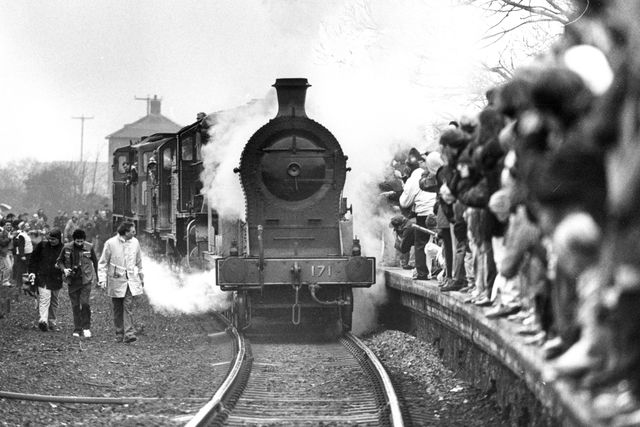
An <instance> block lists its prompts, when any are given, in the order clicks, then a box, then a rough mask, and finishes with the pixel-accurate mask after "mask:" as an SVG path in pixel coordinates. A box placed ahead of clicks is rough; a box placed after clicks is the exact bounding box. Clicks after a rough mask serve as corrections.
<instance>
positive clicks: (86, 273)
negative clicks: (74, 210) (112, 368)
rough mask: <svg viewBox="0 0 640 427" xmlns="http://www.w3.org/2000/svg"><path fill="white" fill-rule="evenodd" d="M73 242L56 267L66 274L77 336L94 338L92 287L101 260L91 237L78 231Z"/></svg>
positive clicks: (65, 247)
mask: <svg viewBox="0 0 640 427" xmlns="http://www.w3.org/2000/svg"><path fill="white" fill-rule="evenodd" d="M71 237H72V241H71V242H69V243H66V244H65V245H64V247H63V248H62V251H61V252H60V255H59V256H58V259H57V261H56V266H57V267H58V268H59V269H60V270H62V272H63V273H64V279H63V281H64V282H65V283H66V284H67V286H68V288H69V299H70V300H71V308H72V309H73V336H74V337H80V336H83V337H85V338H91V307H90V306H89V297H90V296H91V286H92V285H93V284H94V283H96V281H97V277H98V258H97V257H96V253H95V252H94V250H93V246H92V245H91V243H87V242H85V240H86V238H87V234H86V233H85V232H84V230H82V229H80V228H78V229H76V230H74V231H73V234H72V236H71Z"/></svg>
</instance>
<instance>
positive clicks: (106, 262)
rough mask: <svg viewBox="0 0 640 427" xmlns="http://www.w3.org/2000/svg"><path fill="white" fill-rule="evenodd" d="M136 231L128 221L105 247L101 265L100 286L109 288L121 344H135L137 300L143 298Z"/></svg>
mask: <svg viewBox="0 0 640 427" xmlns="http://www.w3.org/2000/svg"><path fill="white" fill-rule="evenodd" d="M135 235H136V227H135V225H134V224H133V223H132V222H129V221H125V222H123V223H121V224H120V225H119V226H118V234H117V235H116V236H114V237H112V238H110V239H109V240H107V241H106V242H105V244H104V248H103V250H102V256H101V257H100V261H99V262H98V285H99V286H100V287H101V288H103V289H104V288H105V287H106V288H107V295H109V296H110V297H111V302H112V303H113V323H114V324H115V328H116V337H117V339H118V341H124V342H125V343H130V342H133V341H135V340H136V339H137V338H136V335H135V328H134V325H133V313H132V304H133V297H134V296H136V295H141V294H142V289H143V287H144V275H143V273H142V251H141V250H140V243H138V239H136V238H135Z"/></svg>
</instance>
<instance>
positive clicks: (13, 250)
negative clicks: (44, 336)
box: [0, 208, 112, 286]
mask: <svg viewBox="0 0 640 427" xmlns="http://www.w3.org/2000/svg"><path fill="white" fill-rule="evenodd" d="M53 228H56V229H58V230H60V231H61V232H62V239H61V240H62V243H63V244H64V243H68V242H71V241H72V240H73V237H72V236H73V232H74V231H75V230H77V229H82V230H84V232H85V233H86V240H87V242H89V243H91V244H92V245H93V247H94V248H95V250H96V252H97V253H100V251H101V248H102V245H103V244H104V242H105V241H106V240H107V239H108V238H109V237H111V236H112V232H111V211H110V210H109V209H107V208H103V209H100V210H98V209H96V210H95V211H94V213H93V214H91V213H90V212H88V211H86V212H84V213H83V212H82V211H72V212H71V213H68V212H66V211H58V214H57V215H56V216H55V217H54V218H53V219H50V218H49V217H48V216H47V215H46V214H45V213H44V211H43V210H42V209H38V211H37V212H36V213H34V214H29V213H22V214H19V215H16V214H14V213H11V212H7V213H4V214H0V284H1V285H2V286H22V278H23V277H24V275H26V274H27V273H28V264H29V258H30V257H31V254H32V253H33V250H34V249H35V248H36V246H37V245H38V243H40V242H41V241H42V240H43V239H45V240H46V238H47V236H48V233H49V231H50V230H51V229H53Z"/></svg>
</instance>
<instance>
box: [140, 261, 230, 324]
mask: <svg viewBox="0 0 640 427" xmlns="http://www.w3.org/2000/svg"><path fill="white" fill-rule="evenodd" d="M143 265H144V274H145V281H144V282H145V287H144V292H145V294H146V295H147V297H148V298H149V302H150V303H151V305H152V306H153V308H154V309H155V310H156V311H159V312H161V313H168V314H176V313H183V314H201V313H206V312H209V311H217V312H222V311H225V310H227V309H228V308H229V307H231V293H230V292H223V291H221V290H220V288H219V287H217V286H216V282H215V278H216V276H215V271H214V270H211V271H203V272H198V273H190V274H183V273H178V272H176V271H174V270H172V269H171V268H169V267H168V266H167V265H166V264H160V263H158V262H156V261H154V260H152V259H150V258H148V257H143Z"/></svg>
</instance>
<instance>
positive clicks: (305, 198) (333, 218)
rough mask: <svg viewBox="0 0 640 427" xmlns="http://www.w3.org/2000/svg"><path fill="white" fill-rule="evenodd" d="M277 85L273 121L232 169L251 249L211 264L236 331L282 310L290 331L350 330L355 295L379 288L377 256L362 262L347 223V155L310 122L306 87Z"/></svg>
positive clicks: (303, 83) (302, 82)
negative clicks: (311, 326) (231, 304)
mask: <svg viewBox="0 0 640 427" xmlns="http://www.w3.org/2000/svg"><path fill="white" fill-rule="evenodd" d="M274 87H275V88H276V90H277V95H278V104H279V111H278V114H277V116H276V117H275V118H274V119H272V120H271V121H269V123H267V124H266V125H264V126H263V127H261V128H260V129H259V130H258V131H257V132H256V133H255V134H254V135H253V136H252V137H251V138H250V140H249V141H248V143H247V144H246V146H245V148H244V150H243V152H242V157H241V161H240V167H239V169H238V170H239V173H240V179H241V183H242V187H243V190H244V194H245V201H246V223H247V226H246V233H247V243H248V249H247V252H246V253H245V254H238V255H239V256H229V257H226V258H223V259H218V260H216V267H217V268H216V276H217V279H218V280H217V284H218V286H220V287H221V288H222V289H223V290H229V291H235V292H236V299H235V300H236V304H235V307H236V311H235V320H236V322H237V324H238V326H239V327H241V328H244V327H247V326H248V325H249V324H250V323H251V317H252V315H253V314H252V313H254V312H265V311H267V312H268V311H271V312H272V313H275V312H278V311H280V312H282V313H283V314H284V316H288V318H289V320H290V323H293V324H294V325H299V324H302V323H305V322H307V323H314V322H317V321H318V319H321V318H325V319H326V318H331V316H333V318H339V319H340V321H341V326H342V328H343V329H346V330H348V329H350V328H351V311H352V309H353V301H352V288H353V287H369V286H371V285H372V284H373V283H375V258H372V257H363V256H361V254H360V253H359V249H358V248H359V244H358V243H355V244H354V239H353V236H352V235H351V234H352V231H351V230H352V229H351V227H350V222H349V221H348V220H347V219H346V218H345V214H346V200H345V199H344V198H343V197H342V189H343V187H344V183H345V179H346V173H347V167H346V161H347V157H346V156H345V155H344V154H343V152H342V149H341V147H340V144H339V143H338V141H337V140H336V138H335V137H334V136H333V135H332V134H331V132H329V131H328V130H327V129H326V128H324V127H323V126H322V125H320V124H319V123H317V122H315V121H313V120H311V119H309V118H308V117H307V116H306V112H305V109H304V101H305V94H306V90H307V88H308V87H309V85H308V83H307V80H306V79H278V80H277V81H276V84H275V85H274ZM240 238H241V236H238V240H240ZM356 249H358V250H356Z"/></svg>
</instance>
